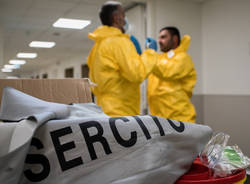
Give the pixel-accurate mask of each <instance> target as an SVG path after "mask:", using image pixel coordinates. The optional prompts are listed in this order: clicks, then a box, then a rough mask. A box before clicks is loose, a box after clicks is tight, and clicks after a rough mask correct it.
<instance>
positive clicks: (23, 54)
mask: <svg viewBox="0 0 250 184" xmlns="http://www.w3.org/2000/svg"><path fill="white" fill-rule="evenodd" d="M17 57H18V58H31V59H33V58H36V57H37V53H22V52H20V53H18V54H17Z"/></svg>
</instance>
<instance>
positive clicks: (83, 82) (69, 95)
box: [0, 78, 92, 104]
mask: <svg viewBox="0 0 250 184" xmlns="http://www.w3.org/2000/svg"><path fill="white" fill-rule="evenodd" d="M5 86H10V87H13V88H15V89H17V90H20V91H22V92H24V93H27V94H29V95H31V96H34V97H37V98H40V99H42V100H45V101H49V102H57V103H63V104H71V103H87V102H92V98H91V91H90V85H89V80H88V79H86V78H85V79H0V103H1V99H2V89H3V88H4V87H5Z"/></svg>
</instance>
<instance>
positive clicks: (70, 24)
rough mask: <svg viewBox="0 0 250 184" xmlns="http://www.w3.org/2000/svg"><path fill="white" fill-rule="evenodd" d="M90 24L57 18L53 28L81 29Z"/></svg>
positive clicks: (84, 21)
mask: <svg viewBox="0 0 250 184" xmlns="http://www.w3.org/2000/svg"><path fill="white" fill-rule="evenodd" d="M90 23H91V21H90V20H80V19H65V18H59V19H58V20H57V21H56V22H55V23H54V24H53V26H54V27H60V28H70V29H83V28H85V27H86V26H87V25H89V24H90Z"/></svg>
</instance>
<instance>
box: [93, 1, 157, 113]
mask: <svg viewBox="0 0 250 184" xmlns="http://www.w3.org/2000/svg"><path fill="white" fill-rule="evenodd" d="M99 15H100V19H101V22H102V24H103V25H102V26H100V27H98V28H97V29H96V30H95V31H94V32H93V33H89V38H90V39H91V40H94V41H95V45H94V46H93V48H92V50H91V52H90V54H89V57H88V66H89V77H90V80H91V81H92V82H94V83H95V84H96V86H95V87H94V88H93V89H92V91H93V93H94V95H95V96H96V97H97V104H98V105H100V106H101V107H102V110H103V111H104V113H106V114H107V115H109V116H133V115H138V114H139V113H140V83H141V82H142V81H143V80H144V79H145V78H146V77H147V76H148V75H149V73H150V72H151V71H152V69H153V67H154V66H155V63H156V61H157V53H156V52H155V51H154V50H153V49H148V50H146V51H144V52H143V53H142V55H139V54H138V53H137V51H136V48H135V46H134V44H133V42H132V41H131V40H130V38H129V35H127V34H125V33H124V32H125V30H124V28H123V27H124V25H125V13H124V10H123V9H122V7H121V4H120V3H118V2H114V1H109V2H106V3H105V4H104V5H103V6H102V8H101V11H100V13H99Z"/></svg>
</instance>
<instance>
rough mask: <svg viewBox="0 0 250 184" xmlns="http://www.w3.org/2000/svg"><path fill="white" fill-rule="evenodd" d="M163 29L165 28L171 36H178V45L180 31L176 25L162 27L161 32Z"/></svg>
mask: <svg viewBox="0 0 250 184" xmlns="http://www.w3.org/2000/svg"><path fill="white" fill-rule="evenodd" d="M163 30H167V31H168V32H169V33H170V35H171V36H172V37H173V36H174V35H176V36H177V38H178V45H180V42H181V36H180V31H179V30H178V28H176V27H164V28H162V29H161V30H160V32H162V31H163Z"/></svg>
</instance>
